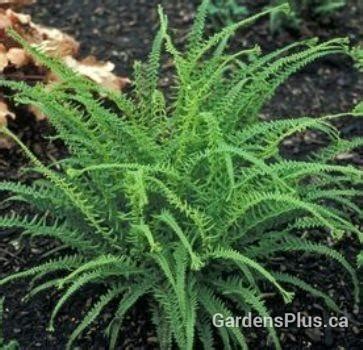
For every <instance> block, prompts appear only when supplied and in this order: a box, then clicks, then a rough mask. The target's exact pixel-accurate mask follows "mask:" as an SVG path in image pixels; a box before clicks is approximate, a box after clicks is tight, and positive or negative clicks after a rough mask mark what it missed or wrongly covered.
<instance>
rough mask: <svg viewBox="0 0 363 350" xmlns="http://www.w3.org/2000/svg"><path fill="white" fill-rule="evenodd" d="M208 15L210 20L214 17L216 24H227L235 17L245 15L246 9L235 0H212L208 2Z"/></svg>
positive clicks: (233, 20) (232, 21) (234, 19)
mask: <svg viewBox="0 0 363 350" xmlns="http://www.w3.org/2000/svg"><path fill="white" fill-rule="evenodd" d="M208 15H209V16H210V18H211V19H212V20H214V19H216V20H217V21H218V23H214V25H215V26H217V25H218V24H223V25H229V24H232V23H234V22H235V21H236V18H241V17H246V16H247V15H248V9H247V7H246V6H244V5H240V4H238V2H237V1H236V0H214V1H211V2H210V3H209V6H208ZM215 22H216V21H215Z"/></svg>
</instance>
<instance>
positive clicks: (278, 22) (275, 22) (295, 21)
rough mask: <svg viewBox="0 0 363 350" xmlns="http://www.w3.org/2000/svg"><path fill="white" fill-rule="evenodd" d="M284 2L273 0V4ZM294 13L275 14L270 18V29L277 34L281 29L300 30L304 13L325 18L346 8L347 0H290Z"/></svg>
mask: <svg viewBox="0 0 363 350" xmlns="http://www.w3.org/2000/svg"><path fill="white" fill-rule="evenodd" d="M283 2H284V1H283V0H273V1H272V4H273V5H276V4H281V3H283ZM289 3H290V4H291V8H292V11H290V12H289V13H281V12H280V13H273V14H271V16H270V29H271V31H272V32H276V31H277V30H279V29H281V27H283V26H285V27H291V28H299V26H300V24H301V18H302V14H303V13H310V14H311V15H313V16H318V17H321V18H324V17H326V16H330V15H331V14H333V13H334V12H336V11H337V10H339V9H341V8H342V7H344V6H346V1H345V0H319V1H317V0H302V1H297V0H289Z"/></svg>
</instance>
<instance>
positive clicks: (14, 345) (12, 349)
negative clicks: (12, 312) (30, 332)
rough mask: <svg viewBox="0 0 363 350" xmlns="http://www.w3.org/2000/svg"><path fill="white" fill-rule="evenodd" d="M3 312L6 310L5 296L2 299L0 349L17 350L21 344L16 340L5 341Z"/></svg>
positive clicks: (0, 301)
mask: <svg viewBox="0 0 363 350" xmlns="http://www.w3.org/2000/svg"><path fill="white" fill-rule="evenodd" d="M3 312H4V298H1V299H0V349H1V350H17V349H19V344H18V342H17V341H16V340H11V341H10V342H9V343H5V340H4V336H3V329H2V325H3Z"/></svg>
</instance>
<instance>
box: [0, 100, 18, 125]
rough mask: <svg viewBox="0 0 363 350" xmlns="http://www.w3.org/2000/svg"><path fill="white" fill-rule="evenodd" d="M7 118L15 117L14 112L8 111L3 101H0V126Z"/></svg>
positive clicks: (4, 123) (5, 122)
mask: <svg viewBox="0 0 363 350" xmlns="http://www.w3.org/2000/svg"><path fill="white" fill-rule="evenodd" d="M7 118H12V119H15V114H14V113H12V112H10V111H9V108H8V105H7V103H6V102H5V101H0V126H3V125H6V124H7V122H8V120H7Z"/></svg>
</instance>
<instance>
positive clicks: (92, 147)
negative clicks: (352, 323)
mask: <svg viewBox="0 0 363 350" xmlns="http://www.w3.org/2000/svg"><path fill="white" fill-rule="evenodd" d="M207 9H208V0H204V1H203V2H202V4H201V7H200V9H199V11H198V15H197V18H196V20H195V23H194V25H193V28H192V30H191V33H190V35H189V38H188V43H187V49H186V52H182V51H180V50H178V48H176V47H175V46H174V44H173V41H172V38H171V37H170V35H169V34H168V31H167V18H166V17H165V15H164V14H163V12H162V10H161V9H160V10H159V13H160V20H161V25H160V29H159V31H158V33H157V35H156V37H155V40H154V43H153V47H152V51H151V54H150V57H149V59H148V61H147V62H146V63H143V64H142V63H139V62H137V63H136V64H135V76H134V89H133V91H132V92H130V94H128V95H126V94H123V93H115V92H112V91H108V90H106V89H104V88H102V87H100V86H98V85H96V84H94V83H92V82H90V81H88V80H85V79H84V78H82V77H80V76H78V75H76V74H75V73H74V72H73V71H71V70H70V69H68V68H67V67H64V66H63V65H62V64H61V63H60V62H58V61H57V60H54V59H52V58H49V57H47V56H46V55H44V54H43V53H42V52H41V51H40V50H39V49H37V48H36V47H33V46H30V45H28V44H27V43H26V42H24V40H23V39H21V38H20V37H18V36H17V35H16V34H15V33H12V35H13V37H14V38H15V39H16V40H18V41H19V42H20V43H21V44H22V45H23V46H24V47H25V48H26V49H27V50H28V51H29V52H30V53H32V54H33V55H34V57H35V58H36V59H37V60H38V61H39V62H41V63H42V64H44V65H46V66H48V67H50V68H51V69H52V70H53V72H54V73H55V74H57V75H58V77H59V78H60V82H59V83H57V84H56V85H53V86H52V87H51V88H49V87H44V86H43V85H41V84H38V85H36V86H33V87H30V86H27V85H26V84H22V83H19V82H12V81H4V80H3V81H1V83H0V84H1V85H2V86H4V87H7V88H9V89H12V90H15V91H16V95H15V97H14V99H15V101H16V102H17V103H19V104H31V105H35V106H36V107H38V108H39V109H41V110H42V111H43V112H44V113H45V114H46V115H47V116H48V118H49V121H50V123H51V124H52V125H53V126H54V127H55V129H56V132H57V134H56V138H59V139H61V140H63V141H64V143H65V144H66V145H67V147H68V149H69V157H67V158H66V159H63V160H61V161H59V162H58V163H57V168H54V165H50V166H46V165H44V164H42V163H41V162H40V161H39V160H38V158H37V157H36V156H35V155H34V154H33V153H32V152H31V151H30V150H29V149H28V148H27V147H26V146H25V145H24V144H23V142H22V141H21V140H20V139H19V138H18V137H17V136H16V135H15V134H14V133H13V132H11V131H10V130H9V129H7V128H3V129H2V132H3V133H4V134H5V135H8V136H10V137H12V138H13V139H14V141H15V142H16V143H17V144H18V145H19V147H20V148H21V149H22V150H23V151H24V153H25V154H26V155H27V156H28V157H29V159H30V160H31V161H32V163H33V165H34V166H33V167H32V168H31V170H32V171H35V172H37V173H40V174H41V175H42V176H43V178H42V180H38V181H36V182H34V183H33V185H31V186H26V185H23V184H20V183H12V182H2V183H0V189H1V191H6V192H10V193H11V194H12V195H11V197H10V198H9V200H13V201H22V202H25V203H28V204H29V205H30V206H31V207H32V208H33V210H36V211H37V212H38V215H36V216H33V217H30V216H29V217H27V216H25V217H20V216H19V215H17V214H9V215H8V216H4V217H1V218H0V226H1V227H3V228H20V229H22V230H23V232H24V235H27V236H30V237H33V238H34V237H45V236H46V237H51V238H54V239H56V240H58V241H60V242H61V243H62V244H63V245H64V246H66V247H68V248H69V250H68V254H67V255H64V256H59V255H57V256H54V257H53V258H52V259H51V260H48V261H45V262H44V263H42V264H40V265H38V266H34V267H32V268H31V269H28V270H25V271H21V272H18V273H14V274H12V275H10V276H7V277H5V278H4V279H2V280H1V281H0V285H1V286H3V285H6V284H8V283H10V282H12V281H14V280H17V279H21V278H30V279H31V283H30V285H31V288H30V291H29V294H28V295H27V297H26V300H27V299H29V298H31V297H34V296H35V295H38V294H39V293H42V292H45V291H47V290H49V289H59V290H60V291H61V293H62V296H61V298H60V299H59V301H58V302H57V304H56V305H55V307H54V310H53V313H52V314H51V315H50V326H49V329H50V331H52V330H54V328H55V327H56V326H57V324H56V322H57V315H58V314H59V312H60V310H61V309H62V308H63V307H64V305H65V304H66V303H70V302H71V300H72V298H74V297H76V294H77V293H79V292H80V291H81V290H82V289H83V288H90V286H101V287H102V288H99V289H96V288H95V289H94V290H95V291H96V290H106V291H105V292H104V293H101V294H100V295H99V298H98V300H96V301H95V302H94V304H93V305H92V306H91V307H90V309H89V311H88V312H87V313H86V315H85V316H84V318H83V319H82V320H81V321H80V323H79V324H78V326H77V327H76V328H75V330H74V332H73V333H72V334H71V335H70V338H69V342H68V349H70V348H72V347H73V345H74V344H75V341H76V340H77V338H78V337H79V336H80V335H81V334H82V332H84V331H85V330H86V329H87V327H89V326H90V324H91V323H93V322H95V321H96V319H97V318H98V317H99V315H100V314H101V313H102V311H103V309H104V308H105V307H106V306H107V305H108V304H110V303H111V302H113V303H116V306H115V308H114V310H113V316H112V319H110V320H109V321H110V322H109V325H108V326H107V328H106V334H107V337H108V339H109V347H110V349H114V348H115V347H116V345H117V341H118V338H119V334H120V332H121V329H122V328H121V327H122V323H123V320H124V318H125V315H126V314H127V312H128V311H129V310H130V309H131V308H133V307H134V306H135V305H137V302H138V300H140V298H144V299H145V300H147V302H148V305H149V307H150V313H151V315H152V321H153V323H154V324H155V328H156V331H157V335H158V340H159V344H160V348H162V349H170V348H171V347H172V346H175V345H176V346H178V347H179V348H180V349H192V348H194V347H200V346H202V345H203V346H204V348H205V349H213V348H214V347H215V346H217V345H216V344H220V343H218V342H216V341H217V340H216V339H217V338H220V342H222V344H223V346H224V348H225V349H231V348H242V349H247V341H246V334H244V333H243V332H242V331H241V329H238V328H218V329H213V327H212V316H213V314H215V313H222V314H223V315H225V316H228V315H232V314H233V313H239V314H243V313H244V312H246V311H248V310H254V311H255V312H256V313H258V314H260V315H262V316H266V315H268V314H269V310H268V308H267V306H266V304H265V300H264V294H263V291H264V290H266V285H270V286H271V287H272V288H274V289H275V290H276V292H277V293H278V294H279V295H280V296H281V300H282V301H283V302H285V303H289V302H291V300H292V299H293V296H294V294H293V289H294V288H295V287H298V288H301V289H302V290H305V291H306V292H308V293H311V294H313V295H315V296H316V297H319V298H322V299H323V300H324V301H325V303H326V305H327V307H328V308H331V309H333V310H334V311H336V312H339V305H337V304H336V303H335V302H334V301H333V300H332V299H331V298H330V297H329V296H328V295H327V294H324V293H323V292H321V291H319V290H318V289H316V288H315V287H313V286H311V285H309V284H308V283H307V282H305V281H303V280H301V279H299V278H298V277H296V276H293V275H291V274H288V273H282V272H279V271H272V270H271V269H270V268H269V267H268V261H269V259H270V258H271V257H273V256H281V254H285V253H291V252H296V253H312V254H321V255H324V256H325V257H326V258H329V259H332V260H334V261H336V262H337V263H338V264H340V265H341V266H342V267H343V268H344V270H345V271H346V274H347V278H348V279H349V280H350V283H351V286H352V290H353V293H354V297H355V300H356V301H357V300H358V294H359V293H358V280H357V276H356V273H355V270H354V268H353V267H352V266H351V265H350V263H349V262H348V261H347V260H346V259H345V258H344V257H343V256H342V255H341V254H340V253H339V252H337V251H335V250H333V249H332V248H329V247H327V246H326V245H325V244H322V243H317V242H316V241H314V240H313V239H309V236H305V237H302V236H301V235H299V234H298V233H299V232H300V231H301V230H304V231H306V230H307V231H309V229H313V228H317V229H319V232H321V236H322V237H324V236H326V235H332V237H333V238H335V239H341V238H342V237H344V236H346V235H355V236H356V237H357V239H358V240H359V241H362V233H361V232H360V231H359V230H358V228H356V227H355V226H354V225H353V224H352V223H351V222H350V220H349V217H350V215H351V214H354V215H355V214H357V215H361V209H360V208H359V207H358V206H357V205H355V203H354V197H355V196H357V195H360V194H361V191H359V189H358V187H359V186H357V185H359V184H361V183H362V171H361V170H359V169H357V168H355V167H353V166H341V165H335V164H334V163H333V162H332V161H331V160H333V159H334V157H335V156H336V155H337V154H339V153H341V152H346V151H348V150H350V149H353V148H356V147H359V146H361V145H362V144H363V139H362V138H354V139H352V140H349V141H348V140H343V139H342V138H340V136H339V132H338V130H337V129H336V128H335V127H334V126H333V124H332V123H331V122H332V121H334V120H336V119H337V118H339V117H341V116H344V115H350V116H355V117H361V116H362V115H363V110H362V105H359V106H357V107H356V108H355V109H354V111H352V112H349V113H344V114H338V115H330V116H326V117H321V118H311V117H302V118H299V119H285V120H277V121H263V120H261V119H260V118H259V116H260V111H261V108H262V107H263V106H264V105H265V104H266V103H267V102H268V101H269V99H270V98H271V97H272V96H273V94H274V92H275V90H276V89H277V87H278V86H279V85H280V84H281V83H283V82H284V81H285V80H286V79H287V78H288V77H289V76H290V75H291V74H293V73H295V72H296V71H298V70H299V69H301V68H302V67H304V66H305V65H307V64H308V63H310V62H312V61H313V60H315V59H318V58H321V57H324V56H326V55H331V54H345V55H349V56H359V55H358V54H359V52H360V51H359V50H358V49H355V50H352V49H351V48H350V47H349V44H348V41H347V39H344V38H339V39H333V40H330V41H327V42H324V43H318V42H317V40H316V39H310V40H305V41H301V42H297V43H293V44H290V45H289V46H287V47H284V48H282V49H279V50H277V51H275V52H272V53H268V54H266V55H262V53H261V52H260V49H259V48H258V46H255V47H252V48H247V49H242V50H241V51H239V52H237V53H234V54H229V53H227V52H225V43H226V42H227V41H228V39H229V38H230V37H231V36H232V35H233V34H234V33H235V32H236V31H237V30H239V29H240V28H242V27H245V26H247V25H250V24H252V23H253V22H255V21H256V20H258V19H259V18H260V17H262V16H265V15H268V14H270V13H274V12H276V11H286V10H287V9H288V8H287V6H286V5H281V6H278V7H276V8H273V9H268V10H266V11H264V12H262V13H260V14H257V15H254V16H252V17H250V18H247V19H244V20H243V21H241V22H238V23H236V24H232V25H231V26H228V27H226V28H224V29H223V30H222V31H221V32H218V33H217V34H214V35H212V36H211V37H210V38H207V39H205V38H204V36H203V28H204V24H205V19H206V13H207ZM164 48H165V49H166V52H167V53H168V54H169V55H171V57H172V60H173V62H174V67H175V72H176V73H175V80H174V86H173V89H171V90H170V91H167V94H165V92H163V91H161V90H160V89H159V87H158V71H159V60H160V56H161V55H162V54H163V52H164ZM310 129H315V130H318V131H319V132H321V133H322V134H325V135H326V136H327V137H328V138H329V139H330V144H329V145H328V146H327V147H325V148H324V149H322V150H319V151H317V152H316V153H313V154H311V155H310V158H309V159H307V160H306V161H293V160H285V159H283V158H282V156H281V155H280V152H279V145H280V144H281V142H282V141H283V140H284V139H286V138H287V137H289V136H290V135H293V134H295V133H298V132H303V131H306V130H310ZM55 169H61V170H57V171H56V170H55ZM267 331H268V332H269V334H270V337H271V339H272V341H273V343H274V344H275V346H276V348H277V349H280V348H281V346H280V341H279V337H278V335H277V334H276V331H275V329H274V328H272V327H271V328H268V329H267Z"/></svg>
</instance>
